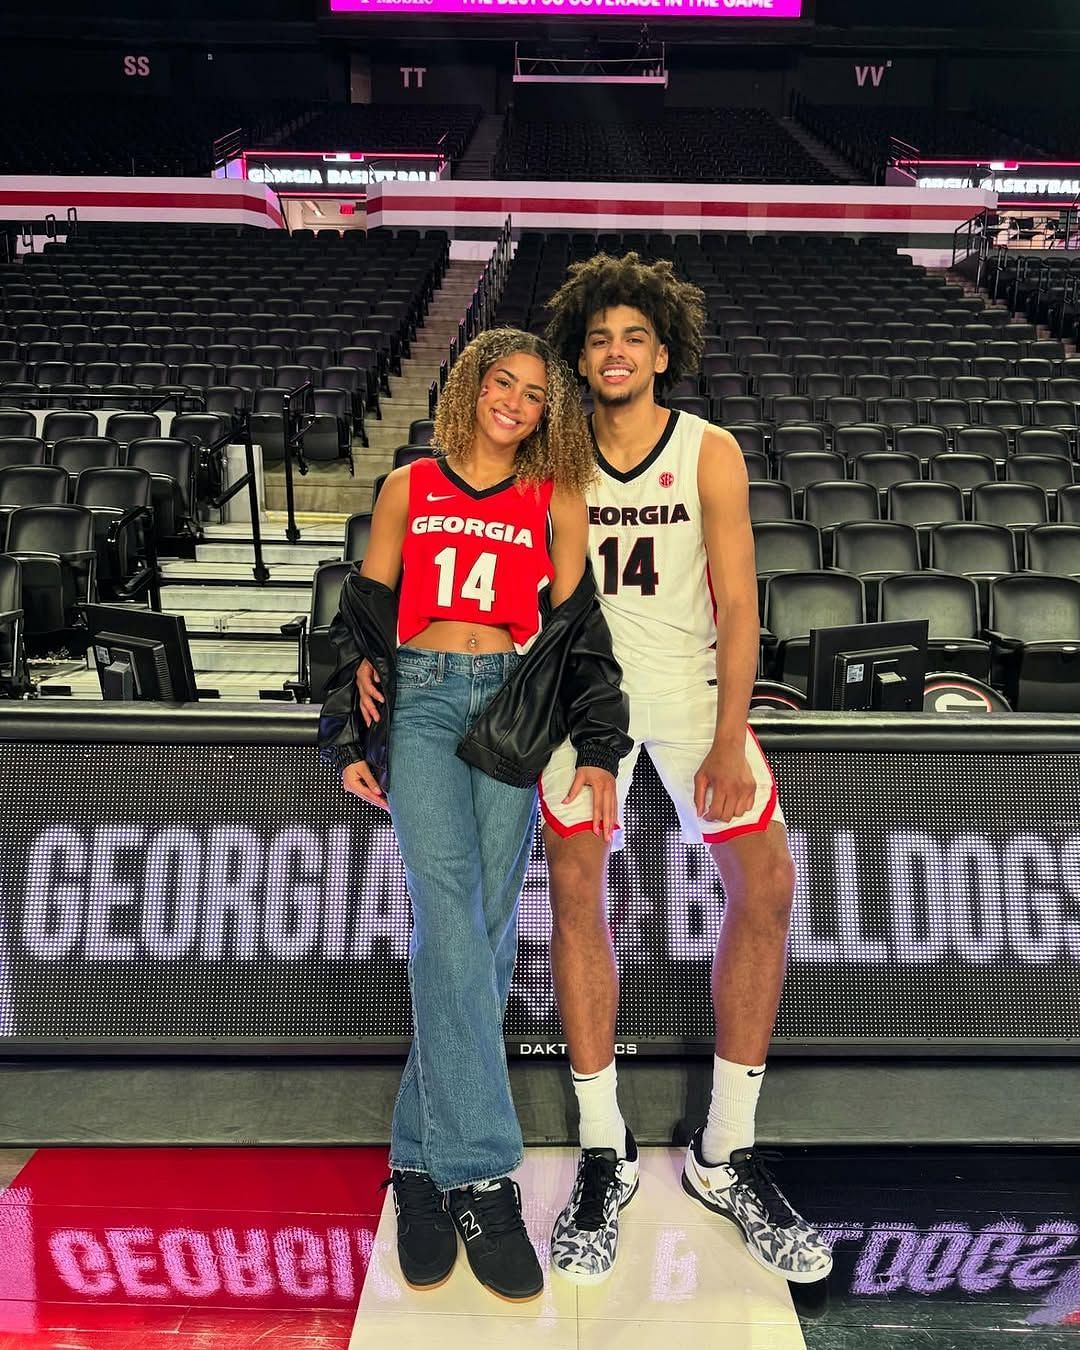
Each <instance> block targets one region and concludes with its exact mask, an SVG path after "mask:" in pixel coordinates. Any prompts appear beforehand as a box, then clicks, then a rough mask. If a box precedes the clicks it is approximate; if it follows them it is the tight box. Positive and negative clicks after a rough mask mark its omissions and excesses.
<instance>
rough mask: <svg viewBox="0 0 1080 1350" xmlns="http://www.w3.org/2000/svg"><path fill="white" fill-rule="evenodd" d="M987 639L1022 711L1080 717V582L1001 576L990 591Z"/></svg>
mask: <svg viewBox="0 0 1080 1350" xmlns="http://www.w3.org/2000/svg"><path fill="white" fill-rule="evenodd" d="M989 636H990V640H991V643H992V645H993V649H994V656H995V660H996V661H997V662H998V665H999V670H1000V678H1001V680H1002V682H1003V684H1004V688H1005V693H1006V697H1007V698H1008V699H1009V701H1010V703H1011V704H1012V706H1013V707H1014V708H1015V709H1016V710H1017V711H1018V712H1080V581H1076V580H1074V579H1073V578H1072V577H1058V576H1045V575H1041V574H1038V573H1034V572H1027V573H1017V574H1016V575H1015V576H1009V577H999V578H998V580H997V581H994V582H992V583H991V586H990V623H989Z"/></svg>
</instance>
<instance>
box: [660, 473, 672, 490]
mask: <svg viewBox="0 0 1080 1350" xmlns="http://www.w3.org/2000/svg"><path fill="white" fill-rule="evenodd" d="M674 485H675V475H674V474H673V473H662V474H661V475H660V486H661V487H674Z"/></svg>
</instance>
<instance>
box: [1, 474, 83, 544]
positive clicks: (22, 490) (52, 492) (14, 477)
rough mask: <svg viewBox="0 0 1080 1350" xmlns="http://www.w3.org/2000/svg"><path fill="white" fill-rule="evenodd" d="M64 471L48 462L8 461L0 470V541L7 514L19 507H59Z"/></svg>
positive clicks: (65, 489) (65, 490) (64, 492)
mask: <svg viewBox="0 0 1080 1350" xmlns="http://www.w3.org/2000/svg"><path fill="white" fill-rule="evenodd" d="M70 490H71V489H70V480H69V479H68V475H67V471H66V470H64V469H58V468H56V467H55V466H54V465H52V464H11V465H8V466H7V467H6V468H3V469H0V544H2V543H3V531H4V530H5V529H6V528H7V521H8V517H9V516H10V515H11V513H12V511H14V510H15V509H16V508H17V507H20V506H63V505H64V504H65V503H66V502H67V500H68V494H69V492H70Z"/></svg>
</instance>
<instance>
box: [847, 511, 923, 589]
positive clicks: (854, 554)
mask: <svg viewBox="0 0 1080 1350" xmlns="http://www.w3.org/2000/svg"><path fill="white" fill-rule="evenodd" d="M832 560H833V566H834V567H836V568H837V569H839V570H840V571H841V572H851V573H852V574H853V575H855V576H859V577H862V578H863V580H864V581H865V580H866V579H867V577H882V576H886V575H888V574H889V573H892V572H914V571H917V570H918V568H919V540H918V536H917V535H916V533H915V530H914V528H913V527H912V526H911V525H902V524H901V523H900V522H899V521H895V520H853V521H846V522H845V523H844V524H842V525H837V527H836V529H835V530H834V531H833V536H832Z"/></svg>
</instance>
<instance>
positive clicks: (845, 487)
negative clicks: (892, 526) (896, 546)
mask: <svg viewBox="0 0 1080 1350" xmlns="http://www.w3.org/2000/svg"><path fill="white" fill-rule="evenodd" d="M880 514H881V505H880V501H879V498H878V493H877V489H876V488H874V487H873V486H872V485H871V484H870V483H860V482H858V481H854V480H851V479H834V480H832V481H818V482H814V483H810V484H808V485H807V487H806V489H805V490H804V492H803V500H802V515H803V519H804V520H808V521H810V522H812V523H813V524H814V525H816V526H817V527H818V529H819V530H823V531H830V530H832V529H833V528H835V526H837V525H843V524H845V523H846V522H848V521H852V520H877V519H878V517H879V516H880Z"/></svg>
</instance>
